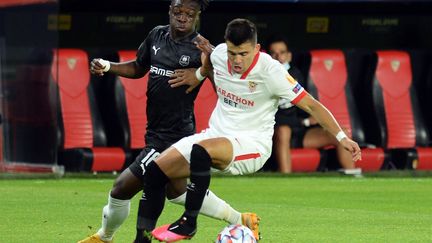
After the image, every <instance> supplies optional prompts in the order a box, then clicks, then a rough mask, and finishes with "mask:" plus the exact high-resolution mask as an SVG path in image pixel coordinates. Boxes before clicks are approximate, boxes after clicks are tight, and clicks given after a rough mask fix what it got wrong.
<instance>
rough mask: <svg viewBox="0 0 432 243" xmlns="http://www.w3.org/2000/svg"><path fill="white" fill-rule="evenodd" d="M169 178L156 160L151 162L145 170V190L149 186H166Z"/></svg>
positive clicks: (154, 187)
mask: <svg viewBox="0 0 432 243" xmlns="http://www.w3.org/2000/svg"><path fill="white" fill-rule="evenodd" d="M168 181H169V179H168V177H167V176H166V174H165V173H164V172H163V171H162V170H161V168H160V167H159V165H158V164H156V163H155V162H154V161H153V162H150V163H149V164H148V166H147V168H146V170H145V172H144V190H145V189H148V188H153V189H159V188H165V186H166V184H167V183H168Z"/></svg>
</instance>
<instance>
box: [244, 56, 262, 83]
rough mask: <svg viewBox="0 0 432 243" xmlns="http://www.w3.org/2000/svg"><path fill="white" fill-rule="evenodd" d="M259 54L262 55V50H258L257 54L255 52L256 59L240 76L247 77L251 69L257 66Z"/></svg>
mask: <svg viewBox="0 0 432 243" xmlns="http://www.w3.org/2000/svg"><path fill="white" fill-rule="evenodd" d="M259 55H260V52H258V53H257V54H255V57H254V59H253V61H252V64H251V65H250V66H249V68H248V69H247V70H246V72H244V73H243V74H242V76H241V77H240V79H245V78H246V77H247V76H248V74H249V73H250V71H252V69H253V68H254V67H255V65H256V64H257V62H258V58H259Z"/></svg>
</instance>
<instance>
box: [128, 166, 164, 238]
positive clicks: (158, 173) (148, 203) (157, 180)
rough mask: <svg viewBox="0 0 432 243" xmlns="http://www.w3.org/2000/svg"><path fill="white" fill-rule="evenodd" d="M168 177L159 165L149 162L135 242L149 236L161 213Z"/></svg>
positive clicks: (139, 209) (140, 203)
mask: <svg viewBox="0 0 432 243" xmlns="http://www.w3.org/2000/svg"><path fill="white" fill-rule="evenodd" d="M168 180H169V179H168V177H167V176H166V175H165V173H164V172H163V171H162V170H161V169H160V168H159V166H158V165H157V164H156V163H154V162H150V163H149V165H148V166H147V168H146V171H145V173H144V192H143V196H142V198H141V200H140V202H139V208H138V219H137V234H136V239H135V241H136V242H146V241H140V240H145V238H149V236H150V235H149V234H148V233H149V232H151V231H152V230H153V229H154V228H155V226H156V222H157V220H158V218H159V216H160V214H161V213H162V210H163V207H164V203H165V186H166V184H167V182H168Z"/></svg>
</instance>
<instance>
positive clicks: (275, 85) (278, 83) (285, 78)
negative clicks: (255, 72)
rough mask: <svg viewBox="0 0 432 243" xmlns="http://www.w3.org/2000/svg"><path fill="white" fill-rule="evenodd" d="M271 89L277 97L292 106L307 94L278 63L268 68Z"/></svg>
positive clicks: (271, 63) (270, 64)
mask: <svg viewBox="0 0 432 243" xmlns="http://www.w3.org/2000/svg"><path fill="white" fill-rule="evenodd" d="M267 73H268V75H269V89H270V91H271V92H272V93H273V94H274V95H275V96H277V97H279V98H281V99H285V100H287V101H289V102H291V103H292V104H294V105H295V104H296V103H297V102H299V101H300V100H301V99H302V98H303V97H304V96H305V95H306V94H307V92H306V91H305V89H304V88H303V87H302V86H301V85H300V83H299V82H297V81H296V80H295V79H294V78H293V77H292V76H291V75H290V74H289V73H288V72H287V71H286V70H285V68H284V67H283V66H282V65H280V64H279V63H278V62H277V61H275V62H270V63H269V66H268V72H267Z"/></svg>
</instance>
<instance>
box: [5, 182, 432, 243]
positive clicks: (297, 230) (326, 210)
mask: <svg viewBox="0 0 432 243" xmlns="http://www.w3.org/2000/svg"><path fill="white" fill-rule="evenodd" d="M112 182H113V178H102V179H80V178H66V179H33V180H27V179H7V180H0V242H1V243H18V242H26V243H27V242H32V243H37V242H41V243H42V242H43V243H68V242H77V241H78V240H80V239H82V238H84V237H85V236H87V235H90V234H92V233H94V232H95V231H96V230H97V229H98V228H99V226H100V221H101V219H100V217H101V210H102V207H103V205H105V203H106V200H107V193H108V190H109V189H110V187H111V185H112ZM211 189H212V190H213V191H214V192H215V193H216V194H217V195H219V196H220V197H221V198H223V199H224V200H226V201H227V202H229V203H230V204H231V205H232V206H233V207H235V208H237V209H238V210H241V211H253V212H256V213H258V214H259V215H260V216H261V218H262V220H261V232H262V237H263V238H262V240H261V241H260V242H264V243H265V242H278V243H279V242H432V178H431V177H422V178H413V177H408V178H371V177H366V178H360V179H359V178H351V177H342V176H330V177H296V176H288V177H283V176H281V177H265V176H253V177H215V178H213V179H212V182H211ZM138 198H139V196H137V197H135V198H134V200H133V201H132V205H131V214H130V216H129V218H128V219H127V220H126V222H125V223H124V225H123V226H122V227H121V228H120V230H119V231H118V233H117V234H116V236H115V242H117V243H122V242H132V241H133V238H134V236H135V221H136V212H137V203H138ZM182 210H183V209H182V207H180V206H177V205H173V204H171V203H169V202H166V204H165V211H164V212H163V214H162V216H161V218H160V220H159V223H158V224H165V223H171V222H172V221H174V220H175V219H177V217H179V216H180V214H181V213H182ZM198 225H199V226H198V227H199V228H198V233H197V235H196V236H195V237H194V239H192V240H191V241H188V242H190V243H193V242H200V243H201V242H204V243H209V242H213V241H214V239H215V238H216V235H217V233H218V232H219V231H220V230H221V229H222V228H223V227H224V226H225V225H226V224H225V223H224V222H222V221H218V220H214V219H210V218H207V217H200V218H199V220H198Z"/></svg>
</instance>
